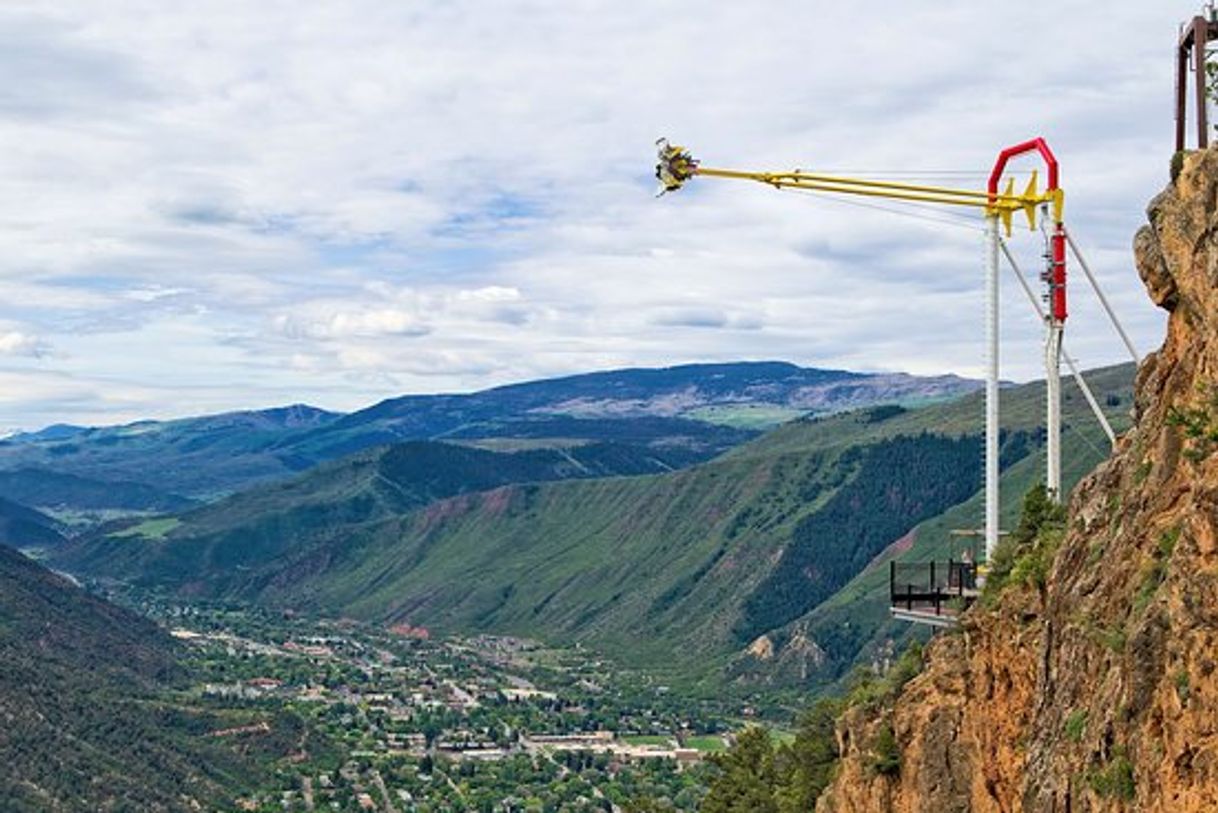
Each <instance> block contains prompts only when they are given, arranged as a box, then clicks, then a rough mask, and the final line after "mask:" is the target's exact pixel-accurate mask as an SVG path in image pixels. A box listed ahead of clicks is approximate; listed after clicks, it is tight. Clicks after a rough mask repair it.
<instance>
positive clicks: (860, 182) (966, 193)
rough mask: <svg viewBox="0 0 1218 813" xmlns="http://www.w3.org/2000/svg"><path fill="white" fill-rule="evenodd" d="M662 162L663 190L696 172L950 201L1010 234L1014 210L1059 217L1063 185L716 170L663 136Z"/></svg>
mask: <svg viewBox="0 0 1218 813" xmlns="http://www.w3.org/2000/svg"><path fill="white" fill-rule="evenodd" d="M658 143H659V163H658V164H657V165H656V177H657V178H659V179H660V182H661V183H662V184H663V186H664V189H663V192H671V191H675V190H677V189H680V188H681V187H682V186H683V185H684V184H685V182H686V181H688V180H689V179H690V178H693V177H694V176H696V175H702V176H706V177H708V178H728V179H732V180H744V181H756V182H758V183H763V184H767V185H768V186H773V187H775V188H777V189H807V190H809V191H813V192H826V193H831V194H841V195H861V196H865V197H877V198H888V199H892V200H902V201H911V202H915V203H939V204H944V205H947V206H970V207H973V208H977V209H982V210H984V211H985V213H986V215H988V216H992V217H997V218H998V219H999V220H1000V221H1001V222H1002V224H1003V227H1004V228H1005V229H1006V233H1007V234H1008V235H1010V233H1011V217H1012V215H1013V214H1014V213H1015V212H1019V211H1022V212H1023V213H1024V214H1025V215H1026V216H1027V219H1028V228H1030V229H1035V228H1036V209H1037V207H1038V206H1040V205H1041V204H1050V205H1052V206H1053V209H1054V216H1055V219H1060V216H1061V209H1062V204H1063V196H1062V192H1061V190H1060V189H1054V190H1049V191H1046V192H1043V193H1042V192H1039V191H1038V190H1037V188H1036V186H1037V177H1036V172H1035V171H1033V172H1032V177H1031V179H1030V180H1029V181H1028V185H1027V187H1026V188H1025V189H1024V191H1023V192H1022V193H1021V194H1015V181H1014V179H1010V180H1008V181H1007V187H1006V189H1005V190H1003V191H1002V192H1001V193H999V194H990V193H989V192H988V191H977V190H972V189H953V188H951V187H942V186H925V185H921V184H908V183H898V182H894V181H877V180H868V179H864V178H848V177H843V176H839V175H823V174H818V173H813V172H803V171H801V170H798V169H797V170H792V171H791V172H753V171H747V170H736V169H716V168H713V167H704V166H702V165H701V164H700V163H699V162H698V160H697V159H695V158H694V157H693V156H691V155H690V153H689V151H688V150H686V149H685V148H684V147H680V146H675V145H670V144H669V143H668V142H667V141H666V140H664V139H660V141H659V142H658Z"/></svg>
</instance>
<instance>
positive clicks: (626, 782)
mask: <svg viewBox="0 0 1218 813" xmlns="http://www.w3.org/2000/svg"><path fill="white" fill-rule="evenodd" d="M142 609H144V610H145V611H148V612H150V613H151V614H153V615H155V616H159V617H160V620H161V622H162V623H164V624H165V625H166V626H167V627H168V628H169V629H170V630H171V632H172V634H173V635H174V637H176V638H177V639H179V640H180V641H182V642H183V643H184V644H185V648H186V650H187V651H188V653H189V658H188V660H189V664H190V673H191V688H190V689H189V692H190V694H191V695H192V696H193V697H192V699H193V700H194V701H195V702H198V703H201V704H205V705H206V704H208V703H215V704H220V705H224V706H225V707H230V708H231V707H234V706H235V707H239V708H242V709H245V710H247V711H248V712H249V713H250V721H249V722H248V723H246V724H242V725H236V726H230V727H227V728H221V729H217V730H214V731H210V732H208V734H209V736H212V737H215V738H218V739H224V738H228V739H230V740H234V741H235V743H234V744H236V745H239V746H243V747H250V748H257V747H258V740H259V738H264V737H265V738H270V737H274V736H276V734H275V731H274V730H273V729H274V728H275V726H276V725H278V724H279V723H278V722H277V721H278V720H281V719H282V716H283V715H284V714H289V715H291V716H292V717H294V718H296V719H297V720H298V724H299V725H300V727H301V732H302V733H301V735H300V739H301V744H300V747H299V748H298V749H296V750H294V751H293V752H292V753H290V754H289V755H288V757H287V758H286V759H285V760H282V761H281V767H280V768H279V769H278V771H277V774H276V783H275V784H274V785H273V786H268V787H266V788H264V789H261V790H260V791H259V792H258V793H254V794H250V795H248V796H247V797H245V798H243V799H241V800H240V806H241V807H242V808H243V809H245V810H252V811H271V810H274V811H311V810H316V811H348V810H352V811H356V810H358V811H364V810H371V811H400V813H406V812H407V811H450V810H451V811H466V810H468V811H486V812H487V813H497V812H498V811H560V810H561V811H584V810H587V811H598V810H600V811H623V812H627V811H635V810H638V811H645V810H653V809H654V810H695V809H696V808H697V804H698V802H699V800H700V798H701V795H702V794H703V793H704V788H705V786H706V777H707V775H708V772H710V771H713V770H714V769H713V768H712V767H711V766H710V765H709V764H707V757H708V756H710V755H711V754H714V753H716V752H718V751H722V750H724V749H726V748H727V747H728V746H730V744H731V742H732V734H731V732H732V731H733V730H736V729H739V728H740V726H741V725H742V724H743V723H744V721H745V720H747V719H748V718H749V717H751V716H752V715H754V713H755V712H754V709H753V708H752V707H750V706H748V705H747V704H742V703H741V702H740V701H735V702H733V703H729V702H728V701H721V700H715V699H709V698H704V699H695V698H694V697H691V695H690V694H689V693H687V692H674V691H670V689H669V687H667V686H665V685H663V684H661V683H659V682H658V681H656V680H655V679H653V678H649V677H647V676H646V675H644V674H642V673H638V672H626V671H622V670H618V669H616V668H614V667H612V666H611V665H610V664H609V663H607V662H606V661H605V660H603V659H600V658H597V657H594V656H593V655H591V654H590V653H587V652H585V651H583V650H581V649H579V648H572V649H552V648H548V647H544V646H542V645H540V644H538V643H536V642H532V641H528V640H523V639H517V638H509V637H492V636H480V637H475V638H464V639H463V638H437V637H433V636H432V635H431V634H430V633H429V631H428V630H427V629H425V628H422V627H414V626H411V625H409V624H396V625H391V626H382V627H376V626H371V625H368V624H364V623H359V622H356V621H351V620H345V619H339V620H333V619H330V620H327V619H312V618H305V617H302V616H296V615H294V614H279V613H274V612H270V611H260V610H251V609H248V608H243V609H234V608H229V609H223V608H214V607H208V608H204V607H198V606H180V605H162V604H158V603H156V602H149V601H145V602H143V607H142ZM259 712H264V713H265V717H264V718H262V719H260V718H259Z"/></svg>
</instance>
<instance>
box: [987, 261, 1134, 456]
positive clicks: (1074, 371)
mask: <svg viewBox="0 0 1218 813" xmlns="http://www.w3.org/2000/svg"><path fill="white" fill-rule="evenodd" d="M998 246H999V247H1000V248H1001V249H1002V253H1003V255H1004V256H1005V257H1006V258H1007V263H1008V264H1009V265H1010V267H1011V270H1012V271H1013V272H1015V278H1016V279H1017V280H1019V285H1020V287H1022V288H1023V292H1024V293H1025V294H1027V295H1028V301H1029V302H1031V303H1032V308H1033V309H1034V310H1035V311H1036V315H1037V316H1038V317H1040V320H1041V321H1042V322H1043V321H1044V320H1045V309H1044V308H1042V307H1041V305H1040V300H1039V299H1038V298H1037V296H1036V293H1035V292H1034V291H1033V290H1032V286H1031V285H1028V280H1027V279H1026V278H1025V277H1024V275H1023V271H1022V270H1021V269H1020V267H1019V263H1017V262H1015V256H1014V255H1013V254H1011V249H1010V248H1008V247H1007V242H1006V240H999V241H998ZM1062 361H1064V362H1066V366H1067V367H1069V368H1070V374H1071V375H1072V376H1074V381H1075V383H1076V384H1078V388H1079V389H1080V390H1082V392H1083V397H1084V398H1086V399H1087V405H1088V406H1090V407H1091V411H1092V412H1093V413H1095V419H1096V420H1097V421H1098V422H1099V424H1100V427H1101V428H1102V429H1103V430H1104V434H1105V435H1107V436H1108V442H1109V443H1111V444H1112V445H1113V446H1114V447H1115V446H1116V433H1115V432H1114V431H1112V424H1111V423H1109V422H1108V416H1107V415H1105V414H1104V410H1102V409H1100V404H1099V401H1097V400H1096V399H1095V394H1094V393H1093V392H1092V391H1091V387H1090V386H1089V385H1088V384H1087V381H1086V379H1084V378H1083V374H1082V373H1081V372H1080V371H1079V369H1078V365H1077V364H1076V363H1075V361H1074V358H1073V357H1072V356H1071V355H1070V354H1069V353H1068V352H1066V349H1065V348H1064V347H1063V348H1062Z"/></svg>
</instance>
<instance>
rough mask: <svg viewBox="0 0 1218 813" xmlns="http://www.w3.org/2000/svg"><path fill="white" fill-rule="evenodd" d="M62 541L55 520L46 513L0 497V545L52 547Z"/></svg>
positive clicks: (11, 546) (60, 543)
mask: <svg viewBox="0 0 1218 813" xmlns="http://www.w3.org/2000/svg"><path fill="white" fill-rule="evenodd" d="M64 541H65V540H64V538H63V535H62V534H60V532H59V529H58V528H57V527H56V524H55V521H54V520H53V519H51V518H50V517H48V516H47V515H46V514H43V513H42V512H40V511H35V510H34V509H33V508H27V507H25V506H24V505H19V504H18V503H15V502H13V501H11V500H6V499H4V498H3V497H0V546H2V545H7V546H8V547H10V548H53V547H58V546H59V545H62V544H63V543H64Z"/></svg>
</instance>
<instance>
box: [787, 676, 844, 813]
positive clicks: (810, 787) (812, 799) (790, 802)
mask: <svg viewBox="0 0 1218 813" xmlns="http://www.w3.org/2000/svg"><path fill="white" fill-rule="evenodd" d="M840 712H841V703H840V701H837V700H833V699H831V698H823V699H821V700H818V701H817V702H816V704H815V705H813V706H812V708H810V709H808V710H807V711H806V712H804V714H803V717H802V718H801V719H800V722H799V730H798V732H797V733H796V735H795V741H794V742H793V743H791V744H790V745H789V746H784V747H782V748H780V749H779V751H778V753H777V755H776V772H777V774H778V780H779V784H778V790H777V794H776V795H777V800H778V809H779V811H780V813H807V811H810V810H812V809H813V808H815V807H816V799H817V797H819V796H820V794H821V792H822V791H824V789H825V788H826V787H827V786H828V785H829V782H830V781H832V779H833V774H834V771H835V770H836V768H837V762H838V757H839V753H838V750H837V730H836V729H837V716H838V714H839V713H840Z"/></svg>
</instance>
